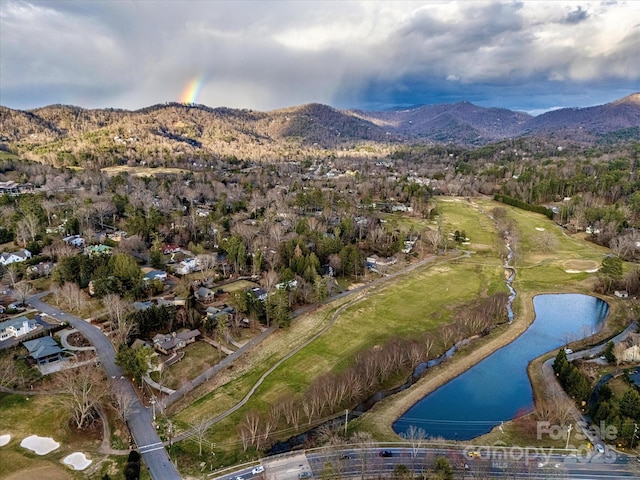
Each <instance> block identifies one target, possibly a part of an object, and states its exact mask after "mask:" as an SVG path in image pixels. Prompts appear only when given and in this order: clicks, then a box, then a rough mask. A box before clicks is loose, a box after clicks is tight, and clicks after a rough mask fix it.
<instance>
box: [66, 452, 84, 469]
mask: <svg viewBox="0 0 640 480" xmlns="http://www.w3.org/2000/svg"><path fill="white" fill-rule="evenodd" d="M62 463H64V464H65V465H69V466H70V467H71V468H73V469H74V470H84V469H85V468H87V467H88V466H89V465H91V460H89V459H88V458H87V457H86V456H85V455H84V453H82V452H73V453H72V454H71V455H67V456H66V457H64V459H63V460H62Z"/></svg>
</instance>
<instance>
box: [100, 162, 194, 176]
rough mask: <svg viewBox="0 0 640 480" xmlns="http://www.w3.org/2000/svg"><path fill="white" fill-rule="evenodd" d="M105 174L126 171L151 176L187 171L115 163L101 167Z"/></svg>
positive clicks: (130, 173) (185, 171)
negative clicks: (111, 165)
mask: <svg viewBox="0 0 640 480" xmlns="http://www.w3.org/2000/svg"><path fill="white" fill-rule="evenodd" d="M101 170H102V171H103V172H105V173H106V174H107V175H118V174H120V173H124V172H127V173H129V175H135V176H137V177H152V176H154V175H157V174H159V173H174V174H175V173H177V174H183V173H189V171H188V170H184V169H182V168H171V167H157V168H151V167H129V166H127V165H116V166H113V167H105V168H103V169H101Z"/></svg>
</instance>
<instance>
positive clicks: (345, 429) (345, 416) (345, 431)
mask: <svg viewBox="0 0 640 480" xmlns="http://www.w3.org/2000/svg"><path fill="white" fill-rule="evenodd" d="M348 422H349V409H348V408H347V409H346V410H345V411H344V434H345V435H346V434H347V423H348Z"/></svg>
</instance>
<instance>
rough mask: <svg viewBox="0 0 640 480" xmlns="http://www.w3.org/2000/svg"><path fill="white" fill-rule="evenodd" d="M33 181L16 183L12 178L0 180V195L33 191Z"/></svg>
mask: <svg viewBox="0 0 640 480" xmlns="http://www.w3.org/2000/svg"><path fill="white" fill-rule="evenodd" d="M33 189H34V186H33V183H16V182H14V181H13V180H9V181H7V182H0V195H19V194H21V193H25V192H31V191H33Z"/></svg>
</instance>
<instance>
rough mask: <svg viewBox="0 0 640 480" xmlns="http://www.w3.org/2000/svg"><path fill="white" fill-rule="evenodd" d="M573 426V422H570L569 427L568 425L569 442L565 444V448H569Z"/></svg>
mask: <svg viewBox="0 0 640 480" xmlns="http://www.w3.org/2000/svg"><path fill="white" fill-rule="evenodd" d="M572 428H573V424H572V423H570V424H569V427H567V444H566V445H565V446H564V448H565V450H566V449H567V448H569V439H570V438H571V429H572Z"/></svg>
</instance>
